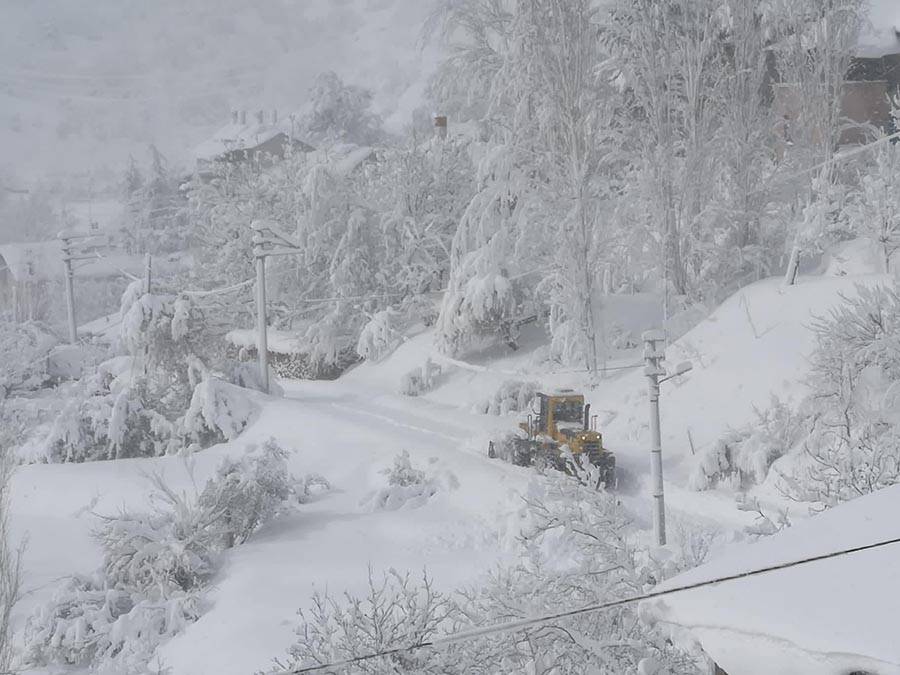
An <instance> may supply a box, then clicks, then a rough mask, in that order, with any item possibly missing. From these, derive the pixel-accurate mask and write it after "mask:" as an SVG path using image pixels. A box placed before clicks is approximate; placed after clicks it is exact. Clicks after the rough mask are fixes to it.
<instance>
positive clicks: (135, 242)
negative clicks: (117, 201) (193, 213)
mask: <svg viewBox="0 0 900 675" xmlns="http://www.w3.org/2000/svg"><path fill="white" fill-rule="evenodd" d="M122 192H123V196H124V199H125V204H126V210H125V222H124V224H123V228H122V229H123V235H124V244H125V246H126V248H127V249H128V250H130V251H131V252H133V253H154V254H156V253H171V252H173V251H180V250H183V249H184V248H186V247H187V245H188V244H189V242H190V239H191V233H190V221H189V211H188V203H187V200H186V199H185V197H184V195H183V194H182V192H181V190H180V185H179V181H178V177H177V176H176V175H174V174H173V173H172V170H171V169H170V168H169V166H168V163H167V161H166V158H165V157H164V156H163V155H162V153H161V152H160V151H159V150H158V149H157V148H156V146H154V145H151V146H150V166H149V168H148V169H147V172H146V175H144V173H143V172H142V171H141V169H140V168H139V166H138V165H137V163H136V162H135V160H134V158H133V157H132V158H130V160H129V163H128V166H127V168H126V171H125V176H124V178H123V181H122Z"/></svg>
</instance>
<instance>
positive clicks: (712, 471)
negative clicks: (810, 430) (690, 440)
mask: <svg viewBox="0 0 900 675" xmlns="http://www.w3.org/2000/svg"><path fill="white" fill-rule="evenodd" d="M754 414H755V419H754V421H753V422H751V423H750V424H749V425H747V426H746V427H742V428H741V429H735V430H731V431H729V432H727V433H726V434H725V435H724V436H723V437H722V438H720V439H719V440H718V441H716V443H715V444H714V445H712V446H711V447H710V448H708V449H707V450H705V451H704V452H703V454H702V455H701V456H700V459H699V461H698V462H697V464H696V466H695V467H694V470H693V471H692V473H691V476H690V478H689V481H688V485H689V486H690V488H691V489H692V490H698V491H699V490H708V489H711V488H713V487H715V486H716V485H717V484H719V483H726V484H728V485H729V486H730V487H731V488H733V489H741V490H745V489H747V488H749V487H750V486H752V485H759V484H760V483H762V482H763V481H765V480H766V477H767V476H768V474H769V469H770V467H771V466H772V464H773V463H774V462H775V460H777V459H778V458H779V457H782V456H784V455H786V454H787V453H788V452H789V451H790V450H791V449H792V448H794V446H795V445H796V444H797V443H798V442H799V441H800V439H801V437H802V433H803V419H802V415H800V414H798V413H796V412H795V411H794V410H793V409H792V408H791V406H790V405H788V404H787V403H785V402H783V401H781V400H779V399H778V397H776V396H772V399H771V402H770V404H769V407H768V408H764V409H762V410H760V409H759V408H754Z"/></svg>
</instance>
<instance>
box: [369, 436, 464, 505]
mask: <svg viewBox="0 0 900 675" xmlns="http://www.w3.org/2000/svg"><path fill="white" fill-rule="evenodd" d="M381 474H382V475H385V476H387V486H386V487H383V488H381V489H379V490H377V491H376V492H375V493H374V494H372V495H369V497H368V498H367V499H365V500H364V503H365V504H366V505H368V506H369V508H371V509H373V510H376V511H395V510H397V509H401V508H414V509H415V508H419V507H420V506H424V505H425V504H426V503H427V502H428V500H429V499H431V497H433V496H434V495H436V494H437V493H438V492H439V491H441V489H442V488H443V487H444V486H445V483H446V484H447V487H449V488H453V487H455V484H456V481H455V478H454V477H452V476H447V477H446V478H447V481H444V480H442V479H441V477H439V476H435V475H428V474H426V473H425V471H422V470H421V469H417V468H415V467H414V466H413V465H412V461H411V460H410V458H409V452H408V451H406V450H403V451H402V452H400V453H399V454H398V455H397V456H395V457H394V465H393V466H392V467H391V468H390V469H384V470H383V471H381Z"/></svg>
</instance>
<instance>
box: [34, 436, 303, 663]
mask: <svg viewBox="0 0 900 675" xmlns="http://www.w3.org/2000/svg"><path fill="white" fill-rule="evenodd" d="M151 480H152V482H153V486H154V492H153V495H152V502H153V509H152V510H151V511H148V512H132V511H122V512H120V513H118V514H116V515H114V516H101V517H100V518H101V523H100V526H99V527H98V529H97V531H96V538H97V540H98V541H99V543H100V545H101V547H102V549H103V565H102V567H101V568H100V569H99V570H98V571H97V572H96V573H95V574H94V575H92V576H90V577H76V578H73V579H71V580H69V582H68V583H66V584H65V585H64V586H63V587H62V588H60V589H59V591H58V592H57V593H56V595H55V596H54V597H53V599H52V600H51V601H50V602H49V603H48V604H47V605H46V606H45V607H42V608H40V609H39V610H38V611H37V612H36V613H35V614H34V615H33V616H32V617H30V618H29V620H28V622H27V624H26V629H25V643H26V650H25V658H26V661H27V662H28V663H29V664H32V665H48V664H51V663H58V664H71V665H77V666H81V667H91V668H92V669H95V670H96V671H98V672H107V673H110V674H113V673H115V674H117V675H122V674H124V673H143V672H145V671H144V668H145V667H146V663H147V662H148V661H149V657H150V656H151V655H152V653H153V651H154V650H155V649H156V648H157V647H158V646H159V645H160V644H161V643H162V642H164V641H165V640H167V639H168V638H170V637H172V636H174V635H176V634H177V633H179V632H180V631H181V630H183V629H184V627H185V626H186V625H187V624H189V623H191V622H193V621H196V620H197V619H198V618H199V616H200V613H201V611H200V599H201V595H202V593H203V591H204V590H205V588H206V587H207V585H208V583H209V580H210V578H211V577H212V575H213V574H214V573H215V571H216V569H217V567H218V564H219V559H220V556H221V553H222V552H223V551H224V550H226V549H227V548H230V547H231V546H234V545H236V544H242V543H244V542H246V541H247V539H249V538H250V536H251V535H252V534H253V533H254V532H255V531H256V530H257V529H258V528H259V527H261V526H262V525H264V524H265V523H266V522H268V521H270V520H271V519H273V518H275V517H277V516H278V515H279V514H280V513H282V512H284V511H285V510H287V509H290V508H292V507H293V505H294V504H296V503H297V501H298V500H297V499H296V497H297V491H296V489H295V482H294V480H293V479H292V478H291V476H290V475H289V473H288V470H287V453H286V452H285V451H284V450H282V449H281V448H280V447H278V445H276V444H275V443H274V442H269V443H266V444H265V445H264V446H263V447H262V448H261V449H259V450H254V451H253V452H251V453H249V454H248V455H246V456H244V457H241V458H240V459H238V460H225V461H224V462H223V463H222V464H221V465H220V466H219V468H218V469H217V471H216V473H215V474H214V475H213V476H212V477H211V478H210V479H209V480H208V481H207V483H206V485H205V486H204V488H203V490H202V491H200V493H199V494H195V495H187V494H182V493H179V492H176V491H175V490H174V489H173V488H171V487H170V486H169V485H168V484H167V483H166V482H165V481H164V480H163V479H162V477H160V476H154V477H152V478H151Z"/></svg>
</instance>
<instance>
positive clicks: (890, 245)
mask: <svg viewBox="0 0 900 675" xmlns="http://www.w3.org/2000/svg"><path fill="white" fill-rule="evenodd" d="M847 210H848V211H849V219H850V224H851V226H852V227H853V229H854V230H855V231H856V233H857V234H860V235H864V236H867V237H869V238H871V239H872V240H873V241H875V242H876V243H877V244H878V245H879V246H880V247H881V253H882V256H883V260H884V271H885V272H890V271H891V258H892V257H893V256H894V254H895V253H896V252H897V250H898V249H900V148H898V147H897V146H896V144H894V143H882V144H881V145H880V146H878V147H877V148H876V149H875V150H874V165H873V166H872V167H871V168H870V170H869V171H867V172H865V173H864V174H863V175H862V176H861V177H860V184H859V188H858V190H856V191H854V192H852V193H851V197H850V204H849V206H848V209H847Z"/></svg>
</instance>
